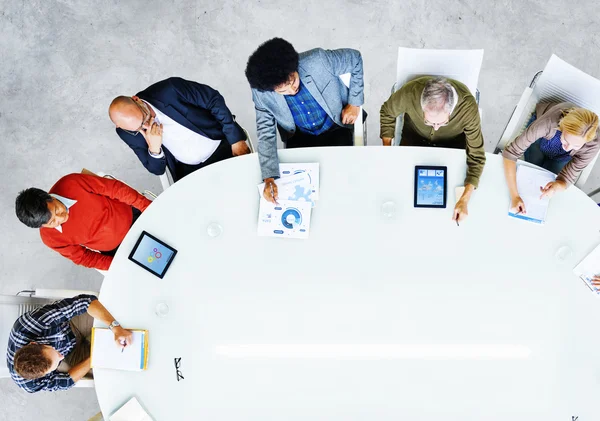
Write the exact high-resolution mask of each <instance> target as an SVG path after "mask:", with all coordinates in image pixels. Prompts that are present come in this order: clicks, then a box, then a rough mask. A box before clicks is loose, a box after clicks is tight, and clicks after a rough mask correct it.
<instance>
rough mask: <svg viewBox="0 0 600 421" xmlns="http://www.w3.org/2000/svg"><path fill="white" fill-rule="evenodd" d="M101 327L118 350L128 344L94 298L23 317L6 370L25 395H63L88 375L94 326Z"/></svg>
mask: <svg viewBox="0 0 600 421" xmlns="http://www.w3.org/2000/svg"><path fill="white" fill-rule="evenodd" d="M94 319H97V320H100V321H101V322H103V323H106V324H107V325H108V326H109V328H110V329H111V330H112V331H113V333H114V336H115V342H116V344H117V346H127V345H130V344H131V338H132V335H131V332H130V331H128V330H125V329H123V328H122V327H121V325H120V324H119V323H118V322H117V321H116V320H115V318H114V317H113V316H112V315H111V314H110V313H109V312H108V310H106V308H104V306H103V305H102V304H101V303H100V302H99V301H98V299H97V298H96V297H95V296H93V295H79V296H77V297H74V298H68V299H65V300H61V301H57V302H55V303H52V304H48V305H45V306H43V307H41V308H38V309H36V310H33V311H30V312H29V313H25V314H23V315H22V316H21V317H19V318H18V319H17V321H16V322H15V324H14V325H13V328H12V331H11V332H10V336H9V339H8V350H7V354H6V364H7V366H8V370H9V371H10V375H11V377H12V379H13V380H14V381H15V383H16V384H17V385H18V386H19V387H20V388H22V389H24V390H26V391H27V392H30V393H34V392H38V391H40V390H46V391H57V390H66V389H69V388H71V387H73V386H74V385H75V383H76V382H77V381H79V380H80V379H81V378H83V377H84V376H85V375H86V374H88V372H89V371H90V369H91V367H90V363H91V360H90V343H89V340H88V339H87V338H86V337H87V336H88V335H89V334H90V333H91V328H92V323H93V320H94Z"/></svg>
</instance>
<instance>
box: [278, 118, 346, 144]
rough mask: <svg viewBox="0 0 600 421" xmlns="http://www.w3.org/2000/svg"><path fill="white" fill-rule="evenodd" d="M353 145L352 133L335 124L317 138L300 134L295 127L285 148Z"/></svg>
mask: <svg viewBox="0 0 600 421" xmlns="http://www.w3.org/2000/svg"><path fill="white" fill-rule="evenodd" d="M353 144H354V133H353V131H352V130H351V129H347V128H346V127H341V126H338V125H337V124H336V125H334V126H333V127H332V128H331V129H329V130H327V131H326V132H325V133H321V134H320V135H318V136H315V135H312V134H308V133H304V132H301V131H300V130H299V129H298V127H296V133H295V134H294V136H292V137H290V138H289V139H288V140H287V141H286V142H285V147H286V148H312V147H315V146H352V145H353Z"/></svg>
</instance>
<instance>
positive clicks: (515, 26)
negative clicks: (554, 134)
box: [0, 0, 600, 421]
mask: <svg viewBox="0 0 600 421" xmlns="http://www.w3.org/2000/svg"><path fill="white" fill-rule="evenodd" d="M596 9H597V3H596V2H595V1H592V0H583V1H580V2H572V3H570V4H569V5H568V6H567V5H565V3H564V2H563V1H559V0H545V1H541V0H520V1H517V0H514V1H513V0H496V1H491V0H487V1H483V2H482V1H474V0H471V1H465V0H462V1H461V0H430V1H427V2H424V1H416V0H406V1H395V2H394V1H387V0H386V1H381V0H368V1H367V0H365V1H361V0H346V1H341V0H334V1H323V0H306V1H300V2H295V3H291V2H282V1H275V0H262V1H258V2H240V1H235V2H214V1H190V0H187V1H182V0H173V1H169V2H164V1H157V0H147V1H145V2H138V1H121V2H119V1H115V0H112V1H111V0H109V1H107V2H100V3H98V2H92V1H89V0H79V1H74V0H64V1H39V0H33V1H26V2H24V1H16V0H0V57H1V60H0V136H1V138H2V153H1V156H2V158H1V159H2V165H1V166H0V179H2V180H3V183H2V187H1V188H2V194H1V195H0V197H1V199H0V211H1V213H2V215H4V217H3V218H2V219H1V220H0V232H2V233H3V235H2V239H3V241H2V243H3V247H2V248H0V259H1V262H2V264H1V267H0V293H2V294H14V293H16V292H17V291H19V290H21V289H26V288H32V287H44V288H80V289H92V290H98V289H99V287H100V283H101V277H100V275H99V274H98V273H96V272H95V271H93V270H89V269H85V268H81V267H77V266H75V265H73V264H72V263H70V262H69V261H67V260H66V259H64V258H62V257H60V256H59V255H58V254H56V253H54V252H53V251H50V250H49V249H47V248H46V247H44V246H43V245H42V243H41V241H40V239H39V235H38V233H37V232H36V231H35V230H32V229H28V228H26V227H25V226H23V225H21V224H20V223H19V221H18V220H17V219H16V217H15V215H14V198H15V196H16V194H17V193H18V192H19V191H20V190H21V189H23V188H26V187H29V186H37V187H40V188H44V189H47V188H49V187H50V186H51V185H52V184H53V183H54V182H55V181H56V180H57V179H58V178H59V177H61V176H62V175H65V174H67V173H70V172H79V171H80V170H81V168H82V167H86V168H89V169H91V170H95V171H105V172H110V173H112V174H114V175H116V176H117V177H119V178H121V179H123V180H125V181H127V182H128V183H130V184H132V185H133V186H135V187H137V188H150V189H152V190H155V191H157V192H158V191H160V188H159V182H158V179H157V178H156V177H154V176H152V175H150V174H149V173H147V172H146V171H145V169H144V168H143V167H142V165H141V164H140V163H139V161H138V160H137V158H136V157H135V156H134V155H133V153H132V152H131V151H130V150H129V149H128V147H127V146H125V145H124V144H123V142H121V140H120V139H119V138H118V137H117V135H116V134H115V133H114V130H113V127H112V126H111V123H110V121H109V119H108V116H107V107H108V104H109V103H110V101H111V99H112V98H113V97H114V96H116V95H118V94H134V93H136V92H137V91H139V90H141V89H143V88H145V87H146V86H148V85H149V84H151V83H153V82H155V81H158V80H160V79H163V78H166V77H169V76H173V75H177V76H182V77H184V78H189V79H192V80H196V81H199V82H202V83H206V84H208V85H211V86H212V87H214V88H216V89H218V90H219V91H220V92H221V93H222V94H223V95H224V97H225V99H226V101H227V103H228V105H229V107H230V108H231V110H232V111H233V112H234V113H235V114H236V115H237V116H238V121H239V122H240V123H241V124H242V125H243V126H245V127H246V128H247V129H248V130H249V131H250V133H251V135H252V136H254V135H255V127H254V110H253V106H252V100H251V96H250V89H249V87H248V84H247V82H246V79H245V76H244V73H243V70H244V68H245V64H246V60H247V58H248V55H249V54H251V53H252V51H253V50H254V49H255V48H256V47H257V46H258V44H259V43H261V42H262V41H265V40H267V39H269V38H271V37H274V36H281V37H284V38H286V39H288V40H289V41H290V42H292V43H293V44H294V45H295V47H296V49H297V50H299V51H303V50H306V49H310V48H313V47H316V46H320V47H324V48H339V47H352V48H356V49H359V50H360V51H361V52H362V54H363V59H364V70H365V93H366V95H365V98H366V104H365V108H366V109H367V110H368V111H369V112H370V117H369V123H368V124H369V127H368V130H369V134H370V137H369V143H370V144H371V145H377V144H380V140H379V139H378V137H377V136H378V133H379V127H378V125H379V118H378V117H379V107H380V106H381V104H382V102H383V101H384V100H385V99H386V98H387V97H388V95H389V92H390V87H391V85H392V84H393V82H394V79H395V63H396V52H397V47H398V46H406V47H423V48H484V49H485V56H484V60H483V68H482V71H481V76H480V83H479V88H480V90H481V93H482V98H481V106H482V108H483V109H484V112H485V115H484V118H485V120H484V122H483V131H484V135H485V139H486V149H487V151H488V152H491V151H492V150H493V148H494V146H495V144H496V142H497V141H498V139H499V137H500V134H501V132H502V130H503V128H504V125H505V124H506V122H507V120H508V118H509V116H510V114H511V112H512V109H513V107H514V106H515V104H516V102H517V101H518V98H519V96H520V95H521V93H522V92H523V89H524V88H525V86H527V85H528V83H529V81H530V80H531V78H532V76H533V75H534V74H535V72H536V71H538V70H540V69H542V68H543V67H544V65H545V64H546V62H547V60H548V58H549V57H550V55H551V54H552V53H555V54H557V55H558V56H559V57H561V58H563V59H564V60H566V61H568V62H569V63H571V64H573V65H575V66H576V67H578V68H580V69H582V70H583V71H585V72H587V73H590V74H591V75H593V76H595V77H600V53H599V51H600V49H599V47H600V32H599V31H598V24H597V14H596V13H595V11H596ZM258 182H259V180H257V183H258ZM597 185H600V171H599V170H596V171H594V173H593V175H592V177H590V179H589V181H588V185H587V186H586V189H589V190H591V189H592V188H594V187H596V186H597ZM6 324H7V321H4V320H3V321H2V325H3V326H5V325H6ZM2 346H4V345H2ZM0 408H1V409H0V421H4V420H10V421H20V420H32V419H34V420H37V419H45V420H48V421H51V420H87V419H88V418H89V417H91V416H92V415H93V414H95V413H96V412H97V411H98V406H97V402H96V398H95V393H94V391H93V390H89V389H88V390H82V389H78V390H77V389H75V390H71V391H68V392H63V393H56V394H48V393H40V394H37V395H27V394H26V393H25V392H21V391H20V390H18V389H17V387H16V386H14V385H13V384H12V382H11V381H10V380H8V379H0Z"/></svg>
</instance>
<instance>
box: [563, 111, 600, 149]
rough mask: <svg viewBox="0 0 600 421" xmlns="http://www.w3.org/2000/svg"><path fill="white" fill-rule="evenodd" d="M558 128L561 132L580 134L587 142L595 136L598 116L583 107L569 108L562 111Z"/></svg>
mask: <svg viewBox="0 0 600 421" xmlns="http://www.w3.org/2000/svg"><path fill="white" fill-rule="evenodd" d="M558 129H559V130H560V131H561V132H563V133H568V134H571V135H573V136H580V137H582V138H583V139H584V140H585V141H586V142H589V141H590V140H593V139H595V138H596V132H597V131H598V116H597V115H596V114H595V113H593V112H591V111H590V110H586V109H585V108H569V109H568V110H564V111H563V117H562V118H561V120H560V121H559V122H558Z"/></svg>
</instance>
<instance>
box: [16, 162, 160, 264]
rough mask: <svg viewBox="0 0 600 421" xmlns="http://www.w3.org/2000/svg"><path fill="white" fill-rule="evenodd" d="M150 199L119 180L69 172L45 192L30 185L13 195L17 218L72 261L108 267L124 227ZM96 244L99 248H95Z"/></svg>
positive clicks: (122, 234)
mask: <svg viewBox="0 0 600 421" xmlns="http://www.w3.org/2000/svg"><path fill="white" fill-rule="evenodd" d="M151 203H152V202H151V201H150V200H148V199H147V198H145V197H144V196H143V195H141V194H140V193H138V192H137V191H135V190H134V189H132V188H131V187H129V186H128V185H127V184H125V183H122V182H121V181H119V180H114V179H108V178H103V177H98V176H95V175H89V174H69V175H66V176H64V177H63V178H61V179H60V180H58V181H57V182H56V184H55V185H54V186H52V188H51V189H50V191H49V192H45V191H44V190H41V189H38V188H35V187H31V188H28V189H26V190H23V191H22V192H20V193H19V195H18V196H17V199H16V201H15V210H16V213H17V217H18V218H19V220H20V221H21V222H22V223H23V224H25V225H27V226H28V227H30V228H39V230H40V237H41V238H42V242H43V243H44V244H45V245H47V246H48V247H50V248H51V249H53V250H54V251H57V252H58V253H60V254H61V255H63V256H64V257H66V258H67V259H70V260H71V261H73V263H75V264H77V265H82V266H86V267H89V268H96V269H100V270H108V268H109V267H110V264H111V262H112V259H113V257H114V255H115V253H116V252H117V248H118V247H119V245H120V244H121V242H122V241H123V238H125V235H126V234H127V232H128V231H129V228H131V226H132V225H133V223H134V222H135V221H136V219H137V218H138V217H139V216H140V214H141V213H142V212H143V211H145V210H146V208H147V207H148V206H150V204H151ZM95 250H98V251H95Z"/></svg>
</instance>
